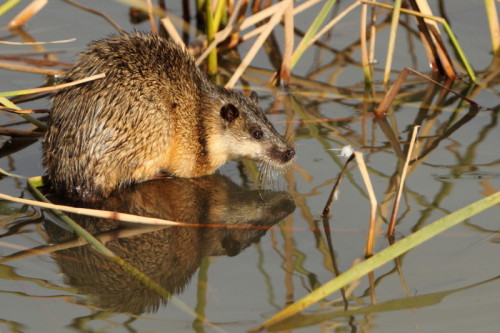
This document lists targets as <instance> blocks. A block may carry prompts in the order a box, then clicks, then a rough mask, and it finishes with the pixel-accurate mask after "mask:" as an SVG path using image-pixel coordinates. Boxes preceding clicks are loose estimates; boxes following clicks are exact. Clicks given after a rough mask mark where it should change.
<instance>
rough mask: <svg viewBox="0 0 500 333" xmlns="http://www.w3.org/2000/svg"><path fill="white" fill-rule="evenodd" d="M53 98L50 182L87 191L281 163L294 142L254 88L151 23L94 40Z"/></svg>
mask: <svg viewBox="0 0 500 333" xmlns="http://www.w3.org/2000/svg"><path fill="white" fill-rule="evenodd" d="M98 73H105V75H106V76H105V78H103V79H100V80H95V81H92V82H89V83H85V84H81V85H77V86H72V87H69V88H65V89H62V90H60V91H59V92H57V93H55V95H54V96H53V98H52V111H51V114H50V121H49V128H48V131H47V133H46V135H45V138H44V140H43V143H42V148H43V163H44V166H45V167H46V169H47V172H48V176H49V179H50V183H51V186H52V188H53V189H54V190H55V191H56V192H58V193H59V194H64V195H66V196H67V197H69V198H72V199H77V200H81V201H95V200H99V199H100V198H103V197H107V196H108V195H109V194H110V193H111V192H112V191H113V190H114V189H116V188H118V187H122V186H125V185H127V184H131V183H136V182H141V181H145V180H148V179H151V178H154V177H155V175H157V174H159V173H160V172H167V173H169V174H171V175H173V176H178V177H199V176H203V175H208V174H212V173H213V172H214V171H215V170H216V169H217V168H218V167H219V166H221V165H222V164H224V163H225V162H227V161H228V160H230V159H232V158H237V157H246V158H250V159H253V160H256V161H260V162H263V163H266V164H268V165H271V166H275V167H283V166H285V165H287V164H288V163H289V162H290V161H291V160H292V159H293V157H294V155H295V150H294V149H293V148H292V147H291V146H290V145H289V144H288V143H286V142H285V140H284V139H283V137H282V136H281V135H280V134H279V133H278V132H277V131H276V130H275V128H274V127H273V125H272V124H271V123H270V122H269V121H268V119H267V118H266V116H265V115H264V112H263V110H262V109H261V108H260V107H259V106H258V104H257V98H256V95H252V96H251V97H250V98H249V97H247V96H245V95H243V94H242V93H240V92H235V91H230V90H227V89H224V88H222V87H218V86H216V85H214V84H213V83H211V82H210V81H209V80H208V79H207V77H206V76H205V75H204V74H203V73H202V72H201V71H200V70H199V69H198V68H197V67H196V65H195V63H194V60H193V58H192V57H191V56H190V55H189V53H187V52H186V51H185V50H184V49H182V48H181V47H179V46H177V45H176V44H174V43H173V42H171V41H169V40H167V39H164V38H162V37H159V36H154V35H150V34H144V33H139V32H137V33H134V34H127V33H123V34H120V35H113V36H110V37H108V38H106V39H102V40H98V41H95V42H93V43H91V44H90V45H89V48H88V50H86V51H84V52H83V53H81V54H80V57H79V58H78V60H77V61H76V63H75V64H74V66H73V67H72V68H70V69H69V70H68V72H67V73H66V74H65V75H64V76H63V78H62V81H63V82H70V81H74V80H77V79H82V78H85V77H88V76H91V75H94V74H98Z"/></svg>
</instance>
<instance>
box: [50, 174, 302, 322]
mask: <svg viewBox="0 0 500 333" xmlns="http://www.w3.org/2000/svg"><path fill="white" fill-rule="evenodd" d="M172 193H175V195H171V194H172ZM101 208H104V209H109V210H115V211H119V212H126V213H132V214H138V215H143V216H150V217H159V218H164V219H171V220H174V221H183V222H189V223H196V224H198V223H201V224H207V225H215V226H207V227H200V226H193V227H172V226H169V227H156V226H155V227H148V228H145V227H143V226H142V227H137V228H136V229H133V228H132V227H135V225H126V226H124V227H121V226H120V225H119V223H118V222H116V221H112V220H107V219H97V218H93V217H85V216H79V215H72V217H73V218H74V219H75V220H77V221H78V222H79V223H80V224H81V225H82V226H83V227H85V228H86V229H87V230H88V231H89V232H91V233H93V234H96V235H101V236H105V235H108V236H109V235H110V234H111V235H110V236H109V237H108V239H110V238H111V239H112V241H109V242H107V243H106V246H107V247H108V248H109V249H111V250H112V251H113V252H114V253H115V254H117V255H118V256H120V257H121V258H123V259H124V260H125V261H126V262H128V263H129V264H131V265H133V266H135V267H136V268H138V269H139V270H140V271H141V272H143V273H144V274H146V275H148V276H149V277H150V278H151V279H152V280H153V281H155V282H156V283H158V284H159V285H160V286H162V287H163V288H165V289H166V290H167V291H168V292H170V293H171V294H174V293H180V292H181V291H182V290H183V289H184V287H185V285H186V284H187V283H188V282H189V280H190V278H191V276H192V275H193V274H194V273H195V272H196V270H197V269H198V267H199V265H200V264H201V260H202V258H203V257H206V256H222V255H228V256H235V255H237V254H238V253H240V252H241V251H242V250H243V249H245V248H247V247H249V246H250V245H252V244H254V243H257V242H259V241H260V239H261V237H262V236H264V234H265V233H266V231H267V230H268V229H269V228H270V227H271V226H272V225H274V224H275V223H277V222H278V221H280V220H282V219H283V218H285V217H286V216H287V215H289V214H291V213H292V212H293V210H294V209H295V205H294V202H293V200H292V198H291V197H290V195H289V194H288V193H286V192H272V191H249V190H244V189H242V188H241V187H239V186H237V185H236V184H234V183H233V182H231V181H230V180H229V179H228V178H227V177H223V176H220V175H212V176H206V177H200V178H195V179H186V178H172V179H165V180H156V181H152V182H145V183H141V184H137V185H135V186H134V187H132V188H127V189H122V190H119V191H116V192H115V193H113V194H112V195H111V196H110V197H109V198H108V199H106V200H105V201H103V203H102V207H101ZM151 229H154V231H150V230H151ZM45 230H46V232H47V234H48V236H49V239H50V242H53V243H63V242H65V241H68V240H72V239H74V238H75V236H74V234H73V233H72V232H68V231H65V230H63V229H61V228H60V227H58V226H56V225H55V224H54V223H51V222H48V221H47V222H45ZM115 232H116V233H121V234H128V235H130V234H134V233H135V235H133V236H128V237H123V238H118V237H116V235H114V234H113V233H115ZM54 259H55V260H56V261H57V264H58V266H59V268H60V270H61V272H62V273H63V274H64V276H65V281H66V283H67V284H69V285H71V286H72V287H75V288H76V289H77V290H78V292H79V293H81V294H85V295H88V297H89V303H90V305H92V306H96V307H99V308H103V309H106V310H109V311H114V312H128V313H135V314H140V313H143V312H151V311H156V309H157V308H158V306H159V305H160V304H161V303H163V304H165V303H166V300H165V299H163V298H162V297H161V296H160V295H158V294H157V293H156V292H155V291H153V290H152V289H150V288H148V287H147V286H145V285H144V284H143V283H142V282H140V281H139V280H137V278H135V277H133V276H131V275H130V274H129V273H127V272H125V271H123V270H122V269H121V268H120V267H119V266H118V265H116V264H115V263H114V262H112V261H111V260H109V259H107V258H106V257H104V256H103V255H101V254H100V253H98V252H97V251H96V250H95V249H94V248H92V247H91V246H89V245H86V246H81V247H76V248H71V249H65V250H61V251H57V252H56V253H55V255H54Z"/></svg>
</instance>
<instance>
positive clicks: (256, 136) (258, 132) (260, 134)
mask: <svg viewBox="0 0 500 333" xmlns="http://www.w3.org/2000/svg"><path fill="white" fill-rule="evenodd" d="M252 136H253V137H254V139H257V140H260V139H262V137H263V136H264V133H263V132H262V131H261V130H260V129H256V130H253V131H252Z"/></svg>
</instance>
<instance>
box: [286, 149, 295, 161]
mask: <svg viewBox="0 0 500 333" xmlns="http://www.w3.org/2000/svg"><path fill="white" fill-rule="evenodd" d="M285 156H286V160H287V161H290V160H291V159H292V158H293V157H294V156H295V149H293V148H288V149H287V150H286V152H285Z"/></svg>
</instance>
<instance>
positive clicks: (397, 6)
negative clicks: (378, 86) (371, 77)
mask: <svg viewBox="0 0 500 333" xmlns="http://www.w3.org/2000/svg"><path fill="white" fill-rule="evenodd" d="M401 2H402V0H396V1H394V8H393V12H392V19H391V34H390V35H389V46H388V47H387V58H386V60H385V71H384V81H383V83H384V84H387V83H388V82H389V76H390V75H391V65H392V56H393V55H394V45H395V44H396V35H397V31H398V23H399V15H400V13H401Z"/></svg>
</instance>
